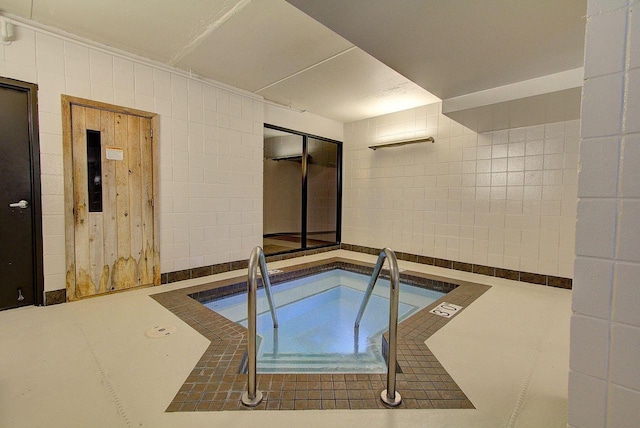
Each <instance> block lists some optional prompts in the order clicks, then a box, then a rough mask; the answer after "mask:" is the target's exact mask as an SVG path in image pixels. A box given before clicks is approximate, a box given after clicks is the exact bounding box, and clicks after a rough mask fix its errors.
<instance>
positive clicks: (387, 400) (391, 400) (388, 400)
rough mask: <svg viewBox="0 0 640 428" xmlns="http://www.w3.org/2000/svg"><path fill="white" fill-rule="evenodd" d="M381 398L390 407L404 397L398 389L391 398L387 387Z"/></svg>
mask: <svg viewBox="0 0 640 428" xmlns="http://www.w3.org/2000/svg"><path fill="white" fill-rule="evenodd" d="M380 399H381V400H382V402H383V403H384V404H386V405H387V406H389V407H396V406H399V405H400V403H402V397H400V393H399V392H398V391H396V396H395V397H394V398H390V397H389V396H388V395H387V390H386V389H385V390H384V391H382V392H381V393H380ZM243 400H244V398H243Z"/></svg>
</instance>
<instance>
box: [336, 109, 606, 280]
mask: <svg viewBox="0 0 640 428" xmlns="http://www.w3.org/2000/svg"><path fill="white" fill-rule="evenodd" d="M578 133H579V121H569V122H559V123H550V124H547V125H539V126H531V127H526V128H516V129H507V130H502V131H495V132H488V133H483V134H476V133H475V132H473V131H471V130H469V129H467V128H464V127H463V126H462V125H460V124H459V123H457V122H455V121H452V120H451V119H449V118H447V117H446V116H443V115H442V114H441V113H440V104H432V105H428V106H423V107H419V108H415V109H410V110H406V111H402V112H398V113H394V114H388V115H384V116H379V117H375V118H371V119H368V120H363V121H359V122H354V123H350V124H346V125H345V146H344V161H345V168H344V190H343V192H344V193H343V195H344V198H343V199H344V202H343V204H344V209H343V241H344V242H347V243H351V244H357V245H365V246H371V247H384V246H390V247H391V248H393V249H394V250H397V251H403V252H410V253H415V254H421V255H427V256H435V257H439V258H445V259H452V260H457V261H463V262H468V263H475V264H480V265H490V266H496V267H501V268H506V269H513V270H521V271H528V272H536V273H542V274H548V275H557V276H563V277H572V276H573V261H574V260H573V259H574V256H573V255H574V252H575V250H574V242H575V215H576V201H577V198H576V194H577V161H578V140H579V136H578ZM421 136H434V137H435V139H436V142H435V144H431V143H421V144H416V145H408V146H403V147H397V148H389V149H380V150H376V151H372V150H370V149H368V148H367V146H369V145H372V144H376V143H381V142H384V141H397V140H402V139H408V138H414V137H421ZM616 159H617V158H616Z"/></svg>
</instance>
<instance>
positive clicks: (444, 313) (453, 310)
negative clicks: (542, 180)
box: [429, 302, 462, 318]
mask: <svg viewBox="0 0 640 428" xmlns="http://www.w3.org/2000/svg"><path fill="white" fill-rule="evenodd" d="M461 310H462V306H458V305H454V304H453V303H447V302H442V303H440V304H439V305H438V306H436V307H435V308H433V309H431V310H430V311H429V312H431V313H432V314H435V315H438V316H441V317H444V318H451V317H453V316H454V315H455V314H457V313H458V312H460V311H461Z"/></svg>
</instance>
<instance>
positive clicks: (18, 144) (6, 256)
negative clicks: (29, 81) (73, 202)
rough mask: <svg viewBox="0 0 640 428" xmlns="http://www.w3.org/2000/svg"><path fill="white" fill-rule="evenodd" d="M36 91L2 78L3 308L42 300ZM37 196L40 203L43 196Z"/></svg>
mask: <svg viewBox="0 0 640 428" xmlns="http://www.w3.org/2000/svg"><path fill="white" fill-rule="evenodd" d="M32 95H33V94H30V92H29V90H25V89H24V88H20V87H11V86H8V85H4V84H3V82H2V81H0V310H1V309H9V308H16V307H19V306H26V305H33V304H34V303H36V300H38V299H36V296H35V294H36V293H35V290H36V288H37V287H36V282H37V278H36V277H37V273H36V272H37V268H36V266H37V263H36V260H35V259H34V258H36V256H35V251H34V250H35V248H36V247H37V243H36V242H35V239H34V238H35V237H34V233H35V228H34V200H33V199H34V198H33V194H34V192H33V183H32V181H33V180H32V177H33V175H32V172H33V167H32V162H31V149H32V141H31V131H32V129H33V128H32V124H31V111H30V110H31V107H32V105H31V104H30V103H31V101H30V99H31V98H30V97H31V96H32ZM37 155H38V154H37V153H36V156H37ZM35 202H36V208H39V201H35Z"/></svg>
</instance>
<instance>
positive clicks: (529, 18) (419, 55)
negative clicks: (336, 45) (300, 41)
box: [287, 0, 586, 99]
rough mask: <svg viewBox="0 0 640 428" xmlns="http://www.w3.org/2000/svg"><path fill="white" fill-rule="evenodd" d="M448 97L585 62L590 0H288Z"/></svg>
mask: <svg viewBox="0 0 640 428" xmlns="http://www.w3.org/2000/svg"><path fill="white" fill-rule="evenodd" d="M287 1H289V3H291V4H293V5H295V6H296V7H299V8H300V9H301V10H303V11H304V12H306V13H308V14H309V15H310V16H312V17H313V18H315V19H316V20H318V21H319V22H322V23H323V24H324V25H326V26H327V27H329V28H331V29H332V30H333V31H335V32H337V33H338V34H340V35H342V36H343V37H345V38H346V39H347V40H349V41H351V42H352V43H354V44H355V45H356V46H358V47H360V48H362V49H363V50H365V51H366V52H368V53H370V54H371V55H373V56H374V57H376V58H378V59H379V60H380V61H382V62H384V63H385V64H387V65H388V66H390V67H391V68H393V69H394V70H396V71H398V72H399V73H401V74H402V75H404V76H405V77H407V78H408V79H410V80H411V81H413V82H415V83H417V84H418V85H420V86H422V87H423V88H425V89H427V90H428V91H430V92H432V93H434V94H436V95H437V96H439V97H440V98H443V99H445V98H451V97H456V96H460V95H464V94H467V93H472V92H477V91H481V90H484V89H488V88H493V87H496V86H503V85H506V84H510V83H514V82H518V81H522V80H527V79H531V78H535V77H538V76H544V75H548V74H553V73H557V72H561V71H565V70H569V69H574V68H577V67H581V66H582V63H583V46H584V29H585V15H586V1H585V0H562V1H557V0H519V1H513V0H494V1H468V0H448V1H442V0H422V1H409V0H403V1H382V0H349V1H344V0H323V1H321V2H320V1H317V0H287Z"/></svg>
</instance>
